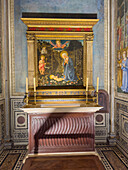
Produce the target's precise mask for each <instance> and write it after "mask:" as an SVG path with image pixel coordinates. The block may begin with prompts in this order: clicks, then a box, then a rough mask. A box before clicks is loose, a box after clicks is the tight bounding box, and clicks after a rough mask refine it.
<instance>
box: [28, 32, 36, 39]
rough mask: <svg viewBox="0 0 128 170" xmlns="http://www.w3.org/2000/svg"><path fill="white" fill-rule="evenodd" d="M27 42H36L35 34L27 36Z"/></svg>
mask: <svg viewBox="0 0 128 170" xmlns="http://www.w3.org/2000/svg"><path fill="white" fill-rule="evenodd" d="M26 38H27V40H35V35H34V34H28V33H27V34H26Z"/></svg>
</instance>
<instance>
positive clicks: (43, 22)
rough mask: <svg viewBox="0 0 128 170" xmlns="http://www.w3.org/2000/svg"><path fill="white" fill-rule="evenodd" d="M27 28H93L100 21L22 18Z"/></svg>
mask: <svg viewBox="0 0 128 170" xmlns="http://www.w3.org/2000/svg"><path fill="white" fill-rule="evenodd" d="M21 20H22V21H23V22H24V24H25V25H27V27H42V26H43V27H65V28H67V27H71V28H87V27H88V28H92V27H93V26H94V25H95V24H96V23H97V22H98V21H99V19H55V18H54V19H52V18H21Z"/></svg>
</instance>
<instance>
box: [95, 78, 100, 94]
mask: <svg viewBox="0 0 128 170" xmlns="http://www.w3.org/2000/svg"><path fill="white" fill-rule="evenodd" d="M98 88H99V77H97V89H96V92H98Z"/></svg>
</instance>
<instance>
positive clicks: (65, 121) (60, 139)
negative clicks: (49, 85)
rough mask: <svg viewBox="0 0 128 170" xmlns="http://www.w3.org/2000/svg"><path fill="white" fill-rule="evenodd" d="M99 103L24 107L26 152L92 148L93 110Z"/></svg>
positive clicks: (78, 150)
mask: <svg viewBox="0 0 128 170" xmlns="http://www.w3.org/2000/svg"><path fill="white" fill-rule="evenodd" d="M101 108H102V107H100V106H95V107H84V106H83V107H74V106H73V107H55V106H54V107H50V108H47V107H42V106H40V107H34V106H31V107H24V108H22V110H24V112H27V113H28V125H29V127H28V132H29V150H28V154H38V153H39V154H41V153H53V152H54V153H56V152H86V151H94V150H95V148H94V141H95V134H94V113H95V112H96V111H97V110H100V109H101Z"/></svg>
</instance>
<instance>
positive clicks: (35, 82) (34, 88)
mask: <svg viewBox="0 0 128 170" xmlns="http://www.w3.org/2000/svg"><path fill="white" fill-rule="evenodd" d="M34 92H36V80H35V77H34Z"/></svg>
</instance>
